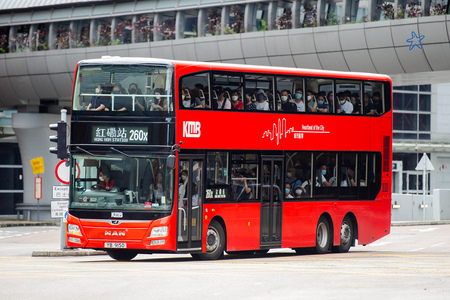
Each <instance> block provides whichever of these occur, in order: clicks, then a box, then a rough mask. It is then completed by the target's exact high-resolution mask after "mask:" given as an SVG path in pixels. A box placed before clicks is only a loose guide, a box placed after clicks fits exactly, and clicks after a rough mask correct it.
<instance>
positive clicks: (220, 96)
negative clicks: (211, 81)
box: [213, 86, 231, 109]
mask: <svg viewBox="0 0 450 300" xmlns="http://www.w3.org/2000/svg"><path fill="white" fill-rule="evenodd" d="M215 92H216V95H217V99H216V101H214V102H213V104H214V109H231V101H230V99H227V98H226V97H225V91H224V90H223V88H222V87H220V86H219V87H217V88H216V90H215Z"/></svg>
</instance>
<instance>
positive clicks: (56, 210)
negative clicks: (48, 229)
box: [51, 200, 69, 219]
mask: <svg viewBox="0 0 450 300" xmlns="http://www.w3.org/2000/svg"><path fill="white" fill-rule="evenodd" d="M68 210H69V201H66V200H57V201H52V202H51V212H52V219H59V218H64V214H65V213H66V212H67V211H68Z"/></svg>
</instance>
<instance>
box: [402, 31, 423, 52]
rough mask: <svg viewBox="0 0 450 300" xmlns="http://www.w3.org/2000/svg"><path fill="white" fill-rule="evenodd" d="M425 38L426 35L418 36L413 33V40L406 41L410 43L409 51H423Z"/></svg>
mask: <svg viewBox="0 0 450 300" xmlns="http://www.w3.org/2000/svg"><path fill="white" fill-rule="evenodd" d="M424 38H425V35H421V36H418V35H417V33H415V32H414V31H412V32H411V38H409V39H407V40H406V41H407V42H408V43H409V51H411V50H412V49H414V47H417V48H419V49H421V50H422V49H423V46H422V40H423V39H424Z"/></svg>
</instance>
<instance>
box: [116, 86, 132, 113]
mask: <svg viewBox="0 0 450 300" xmlns="http://www.w3.org/2000/svg"><path fill="white" fill-rule="evenodd" d="M112 93H113V95H114V97H113V101H114V110H115V111H126V110H131V98H130V97H128V96H127V97H124V96H121V95H123V94H124V92H123V88H122V85H121V84H120V83H116V84H114V86H113V90H112Z"/></svg>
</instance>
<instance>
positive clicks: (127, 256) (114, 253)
mask: <svg viewBox="0 0 450 300" xmlns="http://www.w3.org/2000/svg"><path fill="white" fill-rule="evenodd" d="M106 253H108V255H109V256H110V257H111V258H113V259H115V260H119V261H128V260H132V259H133V258H135V257H136V255H137V252H135V251H132V250H113V249H109V250H106Z"/></svg>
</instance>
